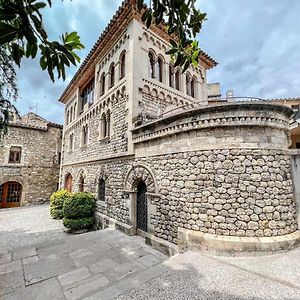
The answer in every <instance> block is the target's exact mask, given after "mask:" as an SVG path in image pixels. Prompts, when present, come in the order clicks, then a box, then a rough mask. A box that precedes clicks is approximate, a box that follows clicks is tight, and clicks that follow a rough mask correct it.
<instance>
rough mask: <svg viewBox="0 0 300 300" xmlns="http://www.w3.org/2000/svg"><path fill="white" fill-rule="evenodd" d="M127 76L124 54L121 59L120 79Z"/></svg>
mask: <svg viewBox="0 0 300 300" xmlns="http://www.w3.org/2000/svg"><path fill="white" fill-rule="evenodd" d="M124 76H125V52H122V54H121V59H120V79H122V78H123V77H124Z"/></svg>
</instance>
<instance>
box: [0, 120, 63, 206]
mask: <svg viewBox="0 0 300 300" xmlns="http://www.w3.org/2000/svg"><path fill="white" fill-rule="evenodd" d="M61 131H62V128H61V127H60V126H55V125H54V126H48V128H47V129H41V128H34V127H33V126H31V127H26V126H25V125H11V126H9V128H8V134H7V135H6V136H4V138H3V140H1V145H0V184H3V183H5V182H8V181H15V182H19V183H20V184H21V185H22V197H21V205H30V204H36V203H44V202H47V201H49V198H50V195H51V193H52V192H54V191H56V190H57V187H58V178H59V161H58V159H59V151H60V144H61ZM11 146H20V147H21V148H22V154H21V163H19V164H11V163H8V157H9V150H10V147H11Z"/></svg>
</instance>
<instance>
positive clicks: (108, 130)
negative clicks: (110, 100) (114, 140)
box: [105, 110, 110, 137]
mask: <svg viewBox="0 0 300 300" xmlns="http://www.w3.org/2000/svg"><path fill="white" fill-rule="evenodd" d="M105 136H106V137H110V111H109V110H108V111H107V113H106V135H105Z"/></svg>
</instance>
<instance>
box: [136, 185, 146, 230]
mask: <svg viewBox="0 0 300 300" xmlns="http://www.w3.org/2000/svg"><path fill="white" fill-rule="evenodd" d="M146 193H147V186H146V184H145V182H144V181H142V180H141V181H140V182H139V183H138V186H137V205H136V210H137V211H136V216H137V224H136V225H137V226H136V227H137V232H138V233H139V234H142V233H146V232H147V231H148V204H147V195H146ZM140 231H141V232H140Z"/></svg>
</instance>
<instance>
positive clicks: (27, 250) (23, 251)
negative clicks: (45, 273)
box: [13, 247, 37, 260]
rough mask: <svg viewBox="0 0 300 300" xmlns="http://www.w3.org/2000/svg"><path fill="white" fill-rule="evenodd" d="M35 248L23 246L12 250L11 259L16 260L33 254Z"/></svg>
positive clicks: (34, 253)
mask: <svg viewBox="0 0 300 300" xmlns="http://www.w3.org/2000/svg"><path fill="white" fill-rule="evenodd" d="M36 254H37V253H36V249H35V247H24V248H20V249H18V250H15V251H14V252H13V260H18V259H21V258H25V257H30V256H35V255H36Z"/></svg>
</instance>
